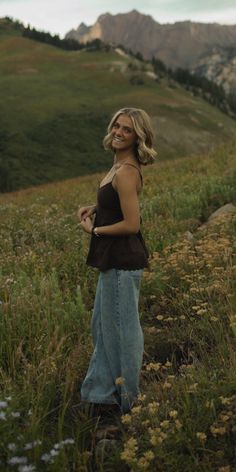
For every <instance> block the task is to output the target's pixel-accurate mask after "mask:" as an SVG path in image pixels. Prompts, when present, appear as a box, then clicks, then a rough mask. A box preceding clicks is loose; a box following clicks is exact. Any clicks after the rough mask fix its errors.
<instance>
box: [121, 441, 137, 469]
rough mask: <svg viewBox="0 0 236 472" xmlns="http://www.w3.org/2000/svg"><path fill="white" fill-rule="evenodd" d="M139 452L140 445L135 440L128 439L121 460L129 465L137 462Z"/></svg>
mask: <svg viewBox="0 0 236 472" xmlns="http://www.w3.org/2000/svg"><path fill="white" fill-rule="evenodd" d="M137 450H138V443H137V440H136V439H135V438H130V439H128V441H127V443H126V446H125V449H124V451H122V452H121V455H120V457H121V459H123V460H124V461H126V462H128V463H134V462H137V459H136V457H135V456H136V451H137Z"/></svg>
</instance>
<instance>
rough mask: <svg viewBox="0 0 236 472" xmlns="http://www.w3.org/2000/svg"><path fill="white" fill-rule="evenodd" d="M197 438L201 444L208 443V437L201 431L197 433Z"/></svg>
mask: <svg viewBox="0 0 236 472" xmlns="http://www.w3.org/2000/svg"><path fill="white" fill-rule="evenodd" d="M196 436H197V438H198V439H199V440H200V441H201V442H204V441H206V438H207V437H206V434H205V433H202V432H201V431H199V432H197V433H196Z"/></svg>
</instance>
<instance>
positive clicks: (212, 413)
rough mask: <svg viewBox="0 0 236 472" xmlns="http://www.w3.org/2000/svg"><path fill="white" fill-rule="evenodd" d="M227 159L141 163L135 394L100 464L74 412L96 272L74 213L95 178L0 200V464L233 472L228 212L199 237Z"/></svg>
mask: <svg viewBox="0 0 236 472" xmlns="http://www.w3.org/2000/svg"><path fill="white" fill-rule="evenodd" d="M235 151H236V143H235V142H231V143H229V144H228V145H225V146H222V147H221V148H219V149H218V150H217V151H214V152H213V151H212V152H211V153H208V154H205V155H202V156H191V159H189V158H184V159H179V160H175V161H172V162H167V163H159V164H156V165H155V166H154V167H152V168H149V169H148V168H147V169H145V172H144V174H145V178H144V182H145V186H144V192H143V195H142V202H141V206H142V218H143V234H144V236H145V239H146V241H147V244H148V246H149V249H150V267H149V269H148V270H146V271H145V273H144V278H143V282H142V289H141V298H140V315H141V322H142V326H143V329H144V332H145V355H144V363H143V369H142V375H141V390H142V396H141V397H140V399H139V402H138V403H137V406H136V407H135V408H133V410H132V414H130V415H125V416H123V418H122V423H121V425H120V430H121V441H120V443H119V445H118V446H117V450H116V452H115V453H112V454H110V455H109V456H108V457H106V456H98V455H97V454H96V453H95V444H96V441H95V435H96V430H97V426H98V425H97V422H96V420H93V419H91V418H90V417H89V416H86V415H84V416H83V415H81V414H78V413H77V414H76V413H75V411H76V405H77V404H78V403H79V401H80V393H79V392H80V385H81V382H82V380H83V378H84V375H85V373H86V370H87V367H88V362H89V358H90V355H91V352H92V342H91V336H90V318H91V310H92V306H93V300H94V294H95V287H96V281H97V276H98V273H97V271H95V270H93V269H91V268H90V267H87V266H86V265H85V258H86V254H87V250H88V243H89V238H88V237H87V235H85V234H84V233H82V231H81V228H80V227H79V225H78V221H77V216H76V211H77V206H78V205H81V204H83V203H86V202H87V203H92V202H93V201H94V199H95V195H96V189H97V185H98V182H99V180H100V178H101V175H99V174H95V175H94V176H90V177H82V178H80V179H74V180H70V181H65V182H61V183H57V184H54V185H45V186H41V187H36V188H32V189H28V190H25V191H21V192H17V193H15V194H5V195H2V196H0V218H1V219H0V238H1V246H0V267H1V269H0V274H1V278H0V323H1V327H0V360H1V364H0V365H1V367H0V384H1V397H0V460H1V462H0V470H3V471H4V472H5V471H10V470H19V472H26V471H28V472H29V471H30V470H32V471H33V470H37V471H38V470H39V471H40V470H42V471H47V470H48V471H57V472H58V471H63V472H64V471H68V472H69V471H90V470H91V471H95V470H99V471H103V470H117V471H121V472H122V471H124V472H125V471H128V470H133V471H142V470H148V471H161V472H162V471H163V472H172V471H173V472H174V471H175V472H179V471H181V472H190V471H191V472H192V471H193V472H199V471H201V472H210V471H213V470H214V471H218V472H229V471H230V472H232V471H234V470H235V469H236V463H235V439H236V397H235V393H236V380H235V378H236V377H235V371H236V357H235V335H236V328H235V326H236V315H235V313H236V311H235V310H236V297H235V270H236V264H235V245H236V243H235V226H236V224H235V223H236V220H235V216H232V215H231V216H230V215H229V216H225V217H222V218H220V219H217V220H216V222H215V223H214V224H212V225H210V226H206V227H205V229H204V228H203V229H199V227H200V226H201V225H202V224H203V223H204V222H206V220H207V218H208V216H209V215H210V214H211V213H212V211H214V210H215V209H217V208H218V207H220V206H221V205H223V204H225V203H229V202H232V203H234V204H235V201H236V190H235V189H236V186H235V174H234V169H235V155H236V153H235ZM187 231H191V232H192V234H193V238H190V237H189V234H188V233H187ZM14 464H15V465H14Z"/></svg>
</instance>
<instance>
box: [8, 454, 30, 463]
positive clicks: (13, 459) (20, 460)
mask: <svg viewBox="0 0 236 472" xmlns="http://www.w3.org/2000/svg"><path fill="white" fill-rule="evenodd" d="M27 460H28V459H27V457H18V456H15V457H11V459H8V461H7V463H8V464H9V465H16V464H26V462H27Z"/></svg>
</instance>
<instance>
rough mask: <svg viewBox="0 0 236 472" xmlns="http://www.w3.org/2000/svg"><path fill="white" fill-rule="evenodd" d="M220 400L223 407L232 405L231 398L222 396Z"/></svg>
mask: <svg viewBox="0 0 236 472" xmlns="http://www.w3.org/2000/svg"><path fill="white" fill-rule="evenodd" d="M220 400H221V403H222V405H230V398H229V397H222V396H220Z"/></svg>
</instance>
